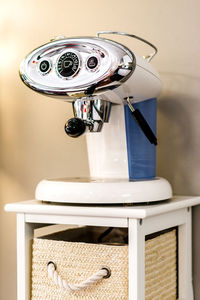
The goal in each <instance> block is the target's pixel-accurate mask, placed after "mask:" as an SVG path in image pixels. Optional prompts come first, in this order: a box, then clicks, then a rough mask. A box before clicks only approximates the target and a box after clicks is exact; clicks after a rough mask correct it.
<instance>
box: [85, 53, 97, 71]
mask: <svg viewBox="0 0 200 300" xmlns="http://www.w3.org/2000/svg"><path fill="white" fill-rule="evenodd" d="M98 66H99V59H98V58H97V57H96V56H90V57H89V58H88V60H87V62H86V67H87V69H88V70H90V71H96V70H97V68H98Z"/></svg>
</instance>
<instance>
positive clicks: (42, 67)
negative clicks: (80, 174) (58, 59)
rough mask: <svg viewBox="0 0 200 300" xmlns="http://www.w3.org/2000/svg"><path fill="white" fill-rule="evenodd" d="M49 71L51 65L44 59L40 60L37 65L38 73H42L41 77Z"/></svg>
mask: <svg viewBox="0 0 200 300" xmlns="http://www.w3.org/2000/svg"><path fill="white" fill-rule="evenodd" d="M50 70H51V63H50V62H49V60H47V59H45V60H42V61H41V62H40V64H39V71H40V72H41V73H42V75H45V74H47V73H48V72H50Z"/></svg>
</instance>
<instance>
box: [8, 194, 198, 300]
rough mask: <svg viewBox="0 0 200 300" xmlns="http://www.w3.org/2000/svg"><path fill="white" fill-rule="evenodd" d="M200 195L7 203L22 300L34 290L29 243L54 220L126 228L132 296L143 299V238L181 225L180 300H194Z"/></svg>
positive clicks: (179, 227) (130, 292)
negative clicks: (127, 202) (120, 201)
mask: <svg viewBox="0 0 200 300" xmlns="http://www.w3.org/2000/svg"><path fill="white" fill-rule="evenodd" d="M198 204H200V197H189V196H188V197H185V196H176V197H174V198H172V199H171V200H168V201H163V202H161V203H159V204H158V203H157V204H151V205H150V204H149V205H139V206H138V205H131V206H88V205H87V206H85V205H84V206H80V205H67V204H52V203H51V204H50V203H46V202H42V201H38V200H30V201H25V202H18V203H12V204H7V205H6V206H5V210H6V211H8V212H15V213H17V270H18V271H17V282H18V292H17V293H18V295H17V299H18V300H28V299H30V294H31V282H30V277H31V276H30V275H31V274H30V272H31V271H30V270H31V244H32V239H33V234H34V229H36V228H41V227H44V226H46V225H50V224H66V225H88V226H109V227H126V228H128V244H129V300H145V236H146V235H148V234H152V233H155V232H158V231H162V230H165V229H168V228H172V227H176V226H177V227H178V266H179V267H178V290H179V293H178V294H179V298H178V299H179V300H193V299H194V297H193V287H192V238H191V233H192V228H191V208H192V206H195V205H198Z"/></svg>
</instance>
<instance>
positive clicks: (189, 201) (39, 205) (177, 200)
mask: <svg viewBox="0 0 200 300" xmlns="http://www.w3.org/2000/svg"><path fill="white" fill-rule="evenodd" d="M198 204H200V197H199V196H198V197H190V196H188V197H184V196H175V197H173V198H172V199H171V200H169V201H166V202H162V203H161V204H154V205H139V206H138V205H137V206H134V205H133V206H121V205H120V206H103V207H102V206H98V205H97V206H89V205H88V206H75V205H74V206H72V205H71V206H70V205H66V204H65V205H53V204H46V203H45V202H42V201H38V200H30V201H24V202H17V203H12V204H7V205H6V206H5V210H6V211H9V212H17V213H30V214H43V213H45V214H53V215H63V216H65V215H66V216H67V215H68V216H70V215H71V216H92V217H112V218H124V217H125V218H137V219H140V218H147V217H150V216H154V215H160V214H164V213H167V212H169V211H174V210H178V209H181V208H185V207H191V206H194V205H198Z"/></svg>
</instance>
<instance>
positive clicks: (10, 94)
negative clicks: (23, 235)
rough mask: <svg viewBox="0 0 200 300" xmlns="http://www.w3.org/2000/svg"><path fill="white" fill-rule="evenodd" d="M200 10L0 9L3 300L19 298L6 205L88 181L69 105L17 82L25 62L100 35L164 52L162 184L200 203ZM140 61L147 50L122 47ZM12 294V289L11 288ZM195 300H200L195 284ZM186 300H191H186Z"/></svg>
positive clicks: (128, 0) (32, 1)
mask: <svg viewBox="0 0 200 300" xmlns="http://www.w3.org/2000/svg"><path fill="white" fill-rule="evenodd" d="M199 11H200V2H199V1H198V0H190V1H189V0H176V1H174V0H168V1H164V0H152V1H147V0H135V1H133V0H124V1H117V0H115V1H114V0H110V1H105V0H102V1H95V0H93V1H90V0H85V1H76V0H74V1H67V0H60V1H52V0H48V1H39V0H29V1H25V0H15V1H14V0H1V2H0V34H1V38H0V114H1V116H0V124H1V126H0V135H1V136H0V137H1V138H0V145H1V147H0V158H1V159H0V165H1V172H0V185H1V189H0V197H1V198H0V209H1V211H0V299H1V300H15V299H16V259H15V251H16V247H15V241H16V240H15V239H16V238H15V215H14V214H7V213H4V211H3V206H4V204H5V203H7V202H15V201H20V200H25V199H30V198H32V197H33V196H34V188H35V185H36V184H37V182H38V181H39V180H40V179H41V178H44V177H63V176H76V175H79V176H83V175H87V174H88V165H87V151H86V145H85V139H84V137H81V138H79V139H78V140H72V139H70V138H68V137H67V136H66V135H65V134H64V131H63V124H64V122H65V120H66V119H67V118H69V117H70V116H71V115H72V111H71V106H70V105H69V104H67V103H62V102H59V101H56V100H52V99H50V98H45V97H44V96H41V95H39V94H36V93H34V92H33V91H31V90H29V89H28V88H26V87H25V86H24V85H23V84H22V83H21V82H20V79H19V76H18V67H19V63H20V61H21V60H22V59H23V57H24V56H25V55H26V54H27V53H28V52H29V51H31V50H32V49H34V48H35V47H37V46H39V45H41V44H42V43H45V42H47V41H48V40H49V39H50V38H51V37H52V36H55V35H63V34H64V35H66V36H78V35H94V34H95V33H96V31H98V30H101V29H107V30H108V29H113V30H121V31H127V32H129V33H135V34H137V35H139V36H142V37H144V38H147V39H149V40H150V41H152V42H153V43H155V44H156V45H157V46H158V48H159V54H158V55H157V57H156V58H155V59H154V60H153V63H154V66H155V67H156V68H157V69H158V71H159V72H160V73H161V76H162V79H163V92H162V95H161V97H160V102H159V106H158V138H159V146H158V175H160V176H164V177H166V178H167V179H169V180H170V182H171V183H172V185H173V188H174V192H175V193H179V194H190V195H198V194H200V184H199V182H200V155H199V153H200V150H199V149H200V130H199V127H200V117H199V116H200V73H199V69H200V35H199V28H200V18H199ZM120 41H124V42H125V43H127V45H129V46H132V45H135V47H136V49H137V51H138V52H139V53H141V54H143V53H148V51H149V49H148V48H145V47H144V48H143V47H140V46H138V43H133V42H132V41H129V40H128V39H126V38H124V40H122V39H120ZM199 217H200V208H196V209H195V212H194V236H195V240H194V261H195V265H194V271H195V283H197V282H198V281H199V280H200V260H199V251H200V243H199V240H198V227H199V226H200V221H199ZM10 286H12V288H10ZM195 295H196V298H195V299H196V300H198V299H200V290H199V288H198V284H195ZM188 300H189V299H188Z"/></svg>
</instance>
